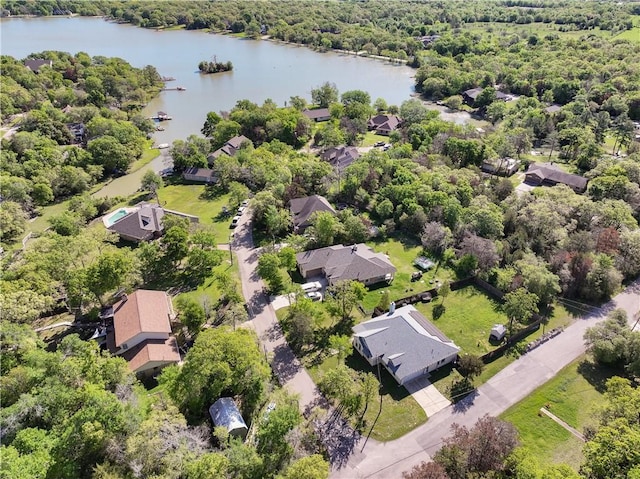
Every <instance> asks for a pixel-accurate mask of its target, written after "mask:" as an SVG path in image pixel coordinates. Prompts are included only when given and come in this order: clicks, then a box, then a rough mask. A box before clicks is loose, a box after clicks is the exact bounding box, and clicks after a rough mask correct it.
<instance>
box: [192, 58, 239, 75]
mask: <svg viewBox="0 0 640 479" xmlns="http://www.w3.org/2000/svg"><path fill="white" fill-rule="evenodd" d="M198 70H200V73H219V72H230V71H231V70H233V64H232V63H231V62H218V61H212V62H207V61H201V62H200V63H198Z"/></svg>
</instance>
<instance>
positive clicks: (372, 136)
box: [360, 131, 389, 146]
mask: <svg viewBox="0 0 640 479" xmlns="http://www.w3.org/2000/svg"><path fill="white" fill-rule="evenodd" d="M378 141H384V142H385V143H389V137H388V136H384V135H378V134H377V133H376V132H375V131H368V132H367V133H366V134H365V135H364V138H363V139H362V143H361V144H360V146H373V145H375V144H376V143H377V142H378Z"/></svg>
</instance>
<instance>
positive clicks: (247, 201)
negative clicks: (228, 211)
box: [240, 200, 249, 208]
mask: <svg viewBox="0 0 640 479" xmlns="http://www.w3.org/2000/svg"><path fill="white" fill-rule="evenodd" d="M240 206H244V207H245V208H246V207H247V206H249V200H243V201H242V203H240Z"/></svg>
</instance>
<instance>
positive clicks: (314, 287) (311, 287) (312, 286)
mask: <svg viewBox="0 0 640 479" xmlns="http://www.w3.org/2000/svg"><path fill="white" fill-rule="evenodd" d="M301 288H302V291H304V292H305V293H312V292H314V291H320V290H321V289H322V283H320V281H311V282H310V283H304V284H303V285H302V286H301Z"/></svg>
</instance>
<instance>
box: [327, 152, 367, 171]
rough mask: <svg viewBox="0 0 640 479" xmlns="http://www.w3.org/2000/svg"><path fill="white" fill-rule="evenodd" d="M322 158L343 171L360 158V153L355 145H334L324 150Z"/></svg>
mask: <svg viewBox="0 0 640 479" xmlns="http://www.w3.org/2000/svg"><path fill="white" fill-rule="evenodd" d="M320 158H322V159H323V160H324V161H327V162H329V163H330V164H331V166H333V167H334V168H336V169H338V170H340V171H341V170H343V169H344V168H346V167H347V166H349V165H350V164H351V163H353V162H354V161H356V160H357V159H358V158H360V153H359V152H358V149H357V148H356V147H355V146H334V147H331V148H328V149H326V150H325V151H323V152H322V154H321V155H320Z"/></svg>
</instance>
